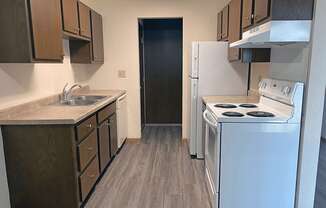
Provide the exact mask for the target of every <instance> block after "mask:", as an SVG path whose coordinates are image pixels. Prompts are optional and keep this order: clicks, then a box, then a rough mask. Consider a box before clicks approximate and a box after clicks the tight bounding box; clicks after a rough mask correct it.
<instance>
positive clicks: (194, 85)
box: [188, 77, 198, 156]
mask: <svg viewBox="0 0 326 208" xmlns="http://www.w3.org/2000/svg"><path fill="white" fill-rule="evenodd" d="M189 84H190V116H189V120H190V121H189V140H190V141H188V144H189V152H190V155H194V156H195V155H196V154H197V147H196V145H197V129H198V128H197V100H198V94H197V92H198V91H197V90H198V79H191V78H190V77H189Z"/></svg>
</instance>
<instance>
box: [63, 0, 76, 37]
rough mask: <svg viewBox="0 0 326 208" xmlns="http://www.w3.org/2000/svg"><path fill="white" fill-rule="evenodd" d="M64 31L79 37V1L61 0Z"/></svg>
mask: <svg viewBox="0 0 326 208" xmlns="http://www.w3.org/2000/svg"><path fill="white" fill-rule="evenodd" d="M61 5H62V13H63V14H62V16H63V30H65V31H67V32H70V33H74V34H76V35H79V24H78V3H77V0H61Z"/></svg>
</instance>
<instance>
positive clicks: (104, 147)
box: [98, 120, 111, 172]
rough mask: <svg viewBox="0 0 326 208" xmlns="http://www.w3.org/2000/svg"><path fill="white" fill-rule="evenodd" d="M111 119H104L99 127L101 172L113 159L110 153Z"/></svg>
mask: <svg viewBox="0 0 326 208" xmlns="http://www.w3.org/2000/svg"><path fill="white" fill-rule="evenodd" d="M109 128H110V127H109V121H108V120H106V121H104V122H103V123H102V124H101V126H100V127H99V128H98V139H99V142H98V145H99V156H100V169H101V172H103V170H104V169H105V167H106V166H107V164H109V162H110V160H111V153H110V129H109Z"/></svg>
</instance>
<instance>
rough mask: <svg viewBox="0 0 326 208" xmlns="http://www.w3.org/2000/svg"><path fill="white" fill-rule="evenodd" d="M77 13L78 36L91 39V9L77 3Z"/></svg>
mask: <svg viewBox="0 0 326 208" xmlns="http://www.w3.org/2000/svg"><path fill="white" fill-rule="evenodd" d="M78 11H79V27H80V35H81V36H83V37H86V38H91V37H92V31H91V9H90V8H89V7H88V6H86V5H85V4H83V3H82V2H80V1H79V2H78Z"/></svg>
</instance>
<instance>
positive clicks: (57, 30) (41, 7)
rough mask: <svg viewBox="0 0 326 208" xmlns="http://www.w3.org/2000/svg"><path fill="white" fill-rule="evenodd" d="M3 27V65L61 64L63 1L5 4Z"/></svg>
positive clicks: (0, 58) (11, 0)
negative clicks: (61, 2) (61, 4)
mask: <svg viewBox="0 0 326 208" xmlns="http://www.w3.org/2000/svg"><path fill="white" fill-rule="evenodd" d="M44 14H46V15H44ZM0 27H1V31H2V32H1V38H0V62H1V63H33V62H62V59H63V43H62V30H61V28H62V23H61V7H60V0H52V1H44V0H30V1H22V0H2V1H1V7H0Z"/></svg>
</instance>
